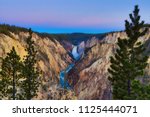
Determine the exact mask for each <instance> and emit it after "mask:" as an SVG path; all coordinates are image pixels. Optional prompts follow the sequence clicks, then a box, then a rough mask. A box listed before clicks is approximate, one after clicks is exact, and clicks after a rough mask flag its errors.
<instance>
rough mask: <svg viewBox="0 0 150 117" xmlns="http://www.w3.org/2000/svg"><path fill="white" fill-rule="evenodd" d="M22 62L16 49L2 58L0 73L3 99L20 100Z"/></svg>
mask: <svg viewBox="0 0 150 117" xmlns="http://www.w3.org/2000/svg"><path fill="white" fill-rule="evenodd" d="M21 69H22V62H21V61H20V56H19V55H17V53H16V50H15V48H14V47H13V48H12V50H11V51H10V52H9V53H7V56H6V57H5V58H2V65H1V71H0V77H1V80H0V96H1V98H8V99H13V100H15V99H20V98H21V97H20V96H21V95H20V91H19V87H20V83H21Z"/></svg>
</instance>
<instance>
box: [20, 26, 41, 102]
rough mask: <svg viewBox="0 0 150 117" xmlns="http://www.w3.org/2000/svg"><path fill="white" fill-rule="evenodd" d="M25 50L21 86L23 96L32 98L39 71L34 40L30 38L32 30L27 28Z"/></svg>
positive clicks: (35, 90) (35, 92)
mask: <svg viewBox="0 0 150 117" xmlns="http://www.w3.org/2000/svg"><path fill="white" fill-rule="evenodd" d="M26 42H27V46H26V51H27V55H26V56H25V58H24V69H23V76H24V78H25V80H24V81H23V85H22V88H23V90H24V94H23V95H24V98H25V99H28V100H30V99H32V98H33V97H34V96H36V95H37V91H38V87H39V80H38V78H39V72H38V70H37V67H36V62H37V60H36V54H37V51H36V50H35V47H34V41H33V40H32V31H31V29H29V37H28V38H27V41H26Z"/></svg>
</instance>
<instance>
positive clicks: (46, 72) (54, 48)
mask: <svg viewBox="0 0 150 117" xmlns="http://www.w3.org/2000/svg"><path fill="white" fill-rule="evenodd" d="M12 35H13V37H14V38H11V37H9V36H7V35H4V34H0V40H1V42H0V57H5V56H6V53H7V52H10V50H11V49H12V47H13V46H14V47H15V49H16V51H17V53H18V54H19V55H20V56H21V58H22V59H23V57H24V55H26V51H25V46H26V39H27V37H28V36H29V35H28V33H25V32H20V33H19V34H14V33H12ZM32 36H33V38H32V39H33V40H34V41H35V48H36V50H37V51H38V53H37V59H38V62H37V67H38V69H39V70H40V71H41V82H42V87H41V88H40V90H39V91H40V92H39V93H38V94H39V97H37V99H40V97H41V98H42V99H47V96H48V93H49V92H48V89H50V87H51V85H52V82H55V83H57V82H58V81H59V73H60V71H61V70H63V69H65V68H66V67H67V66H68V65H69V64H70V63H72V59H71V58H70V57H69V55H68V54H67V51H66V50H65V49H64V47H63V46H62V45H61V44H60V43H59V42H58V41H57V40H55V39H51V38H48V37H44V38H41V37H40V36H38V35H37V34H35V33H33V35H32ZM43 87H44V89H45V90H43ZM42 95H44V96H43V97H42Z"/></svg>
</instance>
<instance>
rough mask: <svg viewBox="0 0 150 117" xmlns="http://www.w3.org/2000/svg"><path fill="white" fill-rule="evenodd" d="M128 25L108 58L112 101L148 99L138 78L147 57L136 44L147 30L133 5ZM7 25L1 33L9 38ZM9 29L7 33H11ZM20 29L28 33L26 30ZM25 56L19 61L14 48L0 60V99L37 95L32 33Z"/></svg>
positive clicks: (148, 90)
mask: <svg viewBox="0 0 150 117" xmlns="http://www.w3.org/2000/svg"><path fill="white" fill-rule="evenodd" d="M129 16H130V19H131V22H129V21H127V20H126V21H125V32H126V34H127V38H125V39H120V38H119V39H118V42H117V45H118V48H117V49H116V52H115V54H114V56H112V57H111V58H110V61H111V65H110V68H109V69H108V72H109V74H110V75H109V78H108V79H109V81H110V82H111V84H112V90H113V99H150V85H148V84H147V85H145V84H142V83H141V82H140V81H139V80H137V77H142V76H143V75H144V70H145V68H146V66H147V65H148V63H147V61H148V56H146V55H145V54H144V52H145V47H144V43H141V42H139V41H138V39H139V37H142V36H144V35H145V34H146V32H147V31H148V29H147V28H143V27H145V24H144V21H141V22H140V16H139V8H138V6H135V10H134V11H133V14H130V15H129ZM6 27H8V26H5V25H4V26H3V27H2V29H0V33H4V34H6V35H9V36H11V35H10V33H9V31H8V29H7V28H6ZM11 30H13V31H14V30H15V32H18V31H19V30H20V29H18V28H16V27H13V28H11ZM11 30H10V31H11ZM21 30H23V31H25V32H27V30H26V29H24V28H22V29H21ZM26 43H27V45H26V51H27V55H26V56H24V59H23V60H21V58H20V56H19V55H18V54H17V52H16V50H15V48H14V47H13V48H12V50H11V51H10V52H9V53H7V55H6V57H4V58H2V57H1V70H0V99H13V100H16V99H28V100H30V99H32V98H33V97H34V96H36V95H37V91H38V87H39V85H40V83H39V79H38V78H39V77H40V73H39V71H38V69H37V67H36V62H37V60H36V54H37V51H36V50H35V48H34V41H32V31H31V30H29V37H28V38H27V40H26Z"/></svg>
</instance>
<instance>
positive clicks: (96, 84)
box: [69, 30, 150, 99]
mask: <svg viewBox="0 0 150 117" xmlns="http://www.w3.org/2000/svg"><path fill="white" fill-rule="evenodd" d="M119 37H120V38H121V39H124V38H126V34H125V33H124V32H116V33H109V34H107V35H106V36H105V37H104V39H103V40H101V41H97V44H96V45H95V46H91V47H92V48H91V49H90V50H88V52H87V53H86V54H85V56H84V58H83V59H81V60H80V61H78V63H77V64H76V66H75V67H74V68H73V69H72V70H71V72H70V74H69V79H72V80H71V81H70V83H72V85H73V86H74V91H75V93H76V95H77V98H78V99H112V95H111V85H110V82H109V81H108V79H107V78H108V71H107V69H108V68H109V66H110V56H113V55H114V53H115V50H116V48H117V45H116V43H117V40H118V38H119ZM139 41H142V42H146V44H145V47H146V54H147V55H150V54H149V52H150V30H149V31H148V32H147V34H146V35H145V36H143V37H141V38H139ZM89 42H90V41H89ZM88 45H90V43H89V44H88ZM92 45H94V44H92ZM149 63H150V59H149ZM146 71H147V73H148V74H149V75H150V73H149V71H150V67H149V66H148V67H147V68H146ZM77 73H78V74H77Z"/></svg>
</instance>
